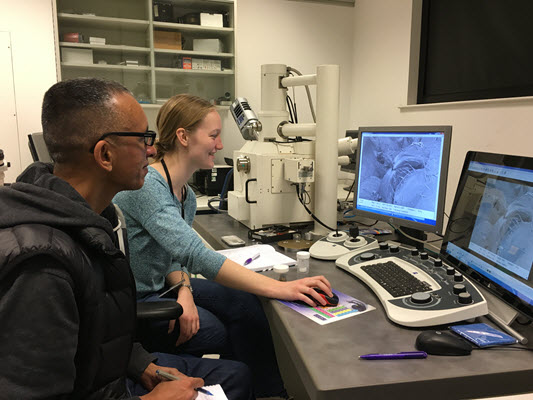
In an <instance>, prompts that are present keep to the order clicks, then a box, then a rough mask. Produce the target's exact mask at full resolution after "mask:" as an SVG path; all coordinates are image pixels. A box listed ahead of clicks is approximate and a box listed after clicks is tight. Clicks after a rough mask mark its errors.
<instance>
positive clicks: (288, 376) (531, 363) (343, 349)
mask: <svg viewBox="0 0 533 400" xmlns="http://www.w3.org/2000/svg"><path fill="white" fill-rule="evenodd" d="M194 228H195V229H196V230H197V232H198V233H199V234H200V235H202V236H203V237H204V238H205V239H206V240H207V241H208V242H209V243H210V244H211V245H212V246H213V247H214V248H215V249H222V248H224V247H225V246H224V244H223V243H222V242H221V241H220V236H223V235H230V234H235V235H237V236H239V237H241V238H242V239H244V240H246V241H248V239H247V232H248V229H247V228H246V227H245V226H243V225H242V224H240V223H239V222H237V221H235V220H233V219H232V218H231V217H229V216H227V215H225V214H211V215H198V216H196V218H195V223H194ZM249 244H252V242H251V241H249ZM278 250H279V248H278ZM289 255H290V254H289ZM265 274H266V275H269V276H272V277H273V276H274V274H273V273H272V272H265ZM310 275H311V276H312V275H324V276H325V277H326V278H327V279H328V280H329V281H330V282H331V284H332V286H333V288H335V289H336V290H339V291H341V292H343V293H346V294H348V295H350V296H353V297H355V298H358V299H360V300H362V301H364V302H366V303H368V304H371V305H373V306H374V307H376V310H374V311H370V312H367V313H364V314H361V315H358V316H355V317H352V318H347V319H344V320H341V321H338V322H335V323H332V324H329V325H323V326H320V325H317V324H316V323H315V322H313V321H311V320H309V319H307V318H306V317H304V316H302V315H300V314H298V313H296V312H295V311H293V310H291V309H289V308H288V307H286V306H285V305H283V304H281V303H279V302H277V301H275V300H265V301H264V308H265V312H266V314H267V316H268V318H269V321H270V324H271V328H272V333H273V337H274V341H275V344H276V353H277V355H278V360H279V363H280V368H281V370H282V373H283V376H284V379H285V382H286V385H287V387H288V389H289V392H290V393H291V394H293V395H294V396H295V398H296V399H298V400H300V399H306V398H309V399H335V400H343V399H350V400H351V399H407V398H415V399H417V398H431V399H465V398H466V399H472V398H480V397H486V396H500V395H506V394H518V393H525V392H533V379H532V377H533V352H530V351H516V350H515V351H513V350H511V349H507V350H474V352H473V353H472V355H470V356H463V357H444V356H431V355H430V356H429V357H428V358H427V359H422V360H382V361H363V360H359V359H358V356H359V355H361V354H367V353H395V352H400V351H412V350H415V347H414V343H415V340H416V337H417V336H418V334H419V333H420V332H422V331H423V330H426V329H414V328H405V327H400V326H399V325H396V324H394V323H392V322H391V321H390V320H388V319H387V317H386V314H385V311H384V309H383V307H382V306H381V304H380V302H379V300H378V299H377V297H376V296H375V295H374V294H373V293H372V292H371V291H370V290H369V289H368V288H367V287H366V286H365V285H364V284H363V283H361V282H360V281H359V280H357V279H356V278H355V277H353V276H352V275H350V274H348V273H346V272H344V271H342V270H340V269H338V268H337V267H335V264H334V263H333V262H331V261H330V262H328V261H318V260H314V259H311V263H310ZM288 279H289V280H292V279H296V271H295V270H294V269H293V268H291V270H290V272H289V276H288ZM481 320H482V321H484V322H486V320H485V319H483V318H482V319H481ZM443 328H444V327H443ZM428 329H429V328H428ZM433 329H435V328H433ZM530 331H531V328H528V329H526V331H525V332H524V331H523V333H526V334H527V335H528V336H530V337H531V332H530Z"/></svg>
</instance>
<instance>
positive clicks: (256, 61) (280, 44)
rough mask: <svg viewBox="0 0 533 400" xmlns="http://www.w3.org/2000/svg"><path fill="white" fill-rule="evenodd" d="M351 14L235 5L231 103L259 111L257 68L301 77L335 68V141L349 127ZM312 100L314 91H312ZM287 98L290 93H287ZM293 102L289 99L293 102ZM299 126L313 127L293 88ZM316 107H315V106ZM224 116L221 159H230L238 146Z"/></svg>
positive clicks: (272, 1)
mask: <svg viewBox="0 0 533 400" xmlns="http://www.w3.org/2000/svg"><path fill="white" fill-rule="evenodd" d="M353 10H354V9H353V8H352V7H343V6H332V5H324V4H312V3H302V2H292V1H287V0H268V1H265V0H236V25H237V28H236V34H235V36H236V40H235V42H236V43H235V54H236V60H237V62H236V68H235V70H236V87H237V88H236V97H246V98H247V99H248V101H249V103H250V106H251V107H252V109H253V110H254V111H255V112H256V113H257V112H258V111H259V110H260V109H261V76H260V73H261V65H262V64H286V65H289V66H291V67H293V68H295V69H297V70H299V71H300V72H302V73H303V74H313V73H316V67H317V66H318V65H322V64H338V65H340V71H341V93H340V100H341V101H340V104H341V110H340V123H339V133H338V135H339V136H341V137H342V136H344V134H345V131H346V129H349V128H353V126H352V125H350V124H349V118H348V116H349V103H350V87H351V69H352V65H351V63H352V56H351V53H352V40H353V28H352V21H353ZM311 92H312V94H313V96H314V88H313V87H312V88H311ZM290 94H291V96H292V90H291V91H290ZM293 100H294V99H293ZM296 102H297V106H298V115H299V121H300V122H312V119H311V114H310V112H309V106H308V103H307V97H306V95H305V90H304V89H303V88H301V87H300V88H296ZM314 104H315V107H316V101H315V102H314ZM221 114H222V116H223V134H222V141H223V144H224V147H225V148H224V150H222V151H221V152H220V155H219V159H217V161H220V160H222V157H221V156H226V157H233V150H237V149H239V148H240V147H241V146H242V145H243V144H244V140H243V139H242V136H241V134H240V133H239V131H238V129H237V127H236V125H235V122H234V121H233V118H232V117H231V115H230V114H229V112H221Z"/></svg>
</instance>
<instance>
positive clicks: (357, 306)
mask: <svg viewBox="0 0 533 400" xmlns="http://www.w3.org/2000/svg"><path fill="white" fill-rule="evenodd" d="M348 303H351V304H352V309H354V310H357V311H365V310H366V304H365V303H363V302H362V301H360V300H357V299H353V300H349V301H348Z"/></svg>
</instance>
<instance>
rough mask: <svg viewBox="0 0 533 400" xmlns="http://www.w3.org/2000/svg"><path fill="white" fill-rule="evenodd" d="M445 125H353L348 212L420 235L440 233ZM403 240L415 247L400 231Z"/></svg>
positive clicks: (446, 154) (447, 145) (445, 168)
mask: <svg viewBox="0 0 533 400" xmlns="http://www.w3.org/2000/svg"><path fill="white" fill-rule="evenodd" d="M451 134H452V127H451V126H392V127H362V128H359V143H358V151H357V155H356V170H355V185H354V214H355V215H356V216H363V217H368V218H374V219H377V220H379V221H386V222H389V223H390V224H392V225H394V226H398V227H400V228H401V231H403V232H407V233H408V234H409V236H415V238H420V239H423V238H424V237H425V232H434V233H441V232H442V228H443V220H444V201H445V192H446V181H447V177H448V160H449V154H450V143H451ZM399 240H401V241H402V242H403V243H408V244H412V245H415V246H416V247H421V245H420V243H419V242H416V241H411V240H410V239H409V238H407V237H406V236H402V237H399Z"/></svg>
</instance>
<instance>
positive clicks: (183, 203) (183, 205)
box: [161, 159, 187, 219]
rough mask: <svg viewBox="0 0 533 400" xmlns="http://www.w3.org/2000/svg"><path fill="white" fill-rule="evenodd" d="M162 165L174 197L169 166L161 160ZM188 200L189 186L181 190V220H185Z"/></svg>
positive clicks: (184, 186)
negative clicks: (186, 201)
mask: <svg viewBox="0 0 533 400" xmlns="http://www.w3.org/2000/svg"><path fill="white" fill-rule="evenodd" d="M161 165H162V166H163V169H164V170H165V175H166V177H167V182H168V187H169V188H170V194H171V195H172V196H174V189H173V188H172V179H170V174H169V172H168V168H167V164H166V163H165V160H163V159H161ZM186 199H187V185H183V187H182V188H181V218H183V219H185V200H186Z"/></svg>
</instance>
